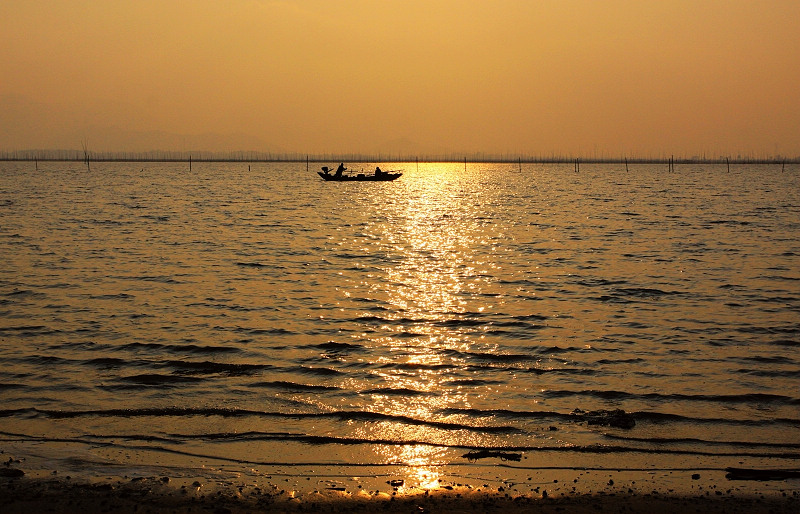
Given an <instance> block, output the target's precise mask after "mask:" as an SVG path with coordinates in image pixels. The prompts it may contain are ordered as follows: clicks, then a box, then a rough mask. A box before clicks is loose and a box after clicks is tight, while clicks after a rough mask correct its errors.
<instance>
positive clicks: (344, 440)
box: [0, 431, 800, 469]
mask: <svg viewBox="0 0 800 514" xmlns="http://www.w3.org/2000/svg"><path fill="white" fill-rule="evenodd" d="M0 434H1V435H3V436H5V437H6V438H19V439H22V440H35V441H39V442H71V443H83V444H91V445H97V444H103V445H108V446H114V447H122V448H137V449H141V450H147V451H164V452H168V453H179V454H183V455H190V456H197V457H205V458H213V459H219V460H227V461H230V462H238V463H250V464H261V465H273V464H280V465H298V464H300V465H308V464H311V463H296V462H295V463H292V462H285V461H283V462H276V461H270V462H263V461H251V460H246V459H237V458H232V457H229V456H215V455H210V454H200V453H192V452H187V451H184V450H180V449H177V448H171V447H167V446H155V445H153V444H152V443H155V442H158V443H162V444H168V445H169V444H176V445H180V444H181V443H183V442H185V441H192V440H200V441H207V442H241V441H250V442H252V441H277V442H281V443H287V442H297V443H302V444H308V445H320V446H322V445H331V444H335V445H376V444H377V445H390V446H408V445H412V446H418V445H419V446H429V447H434V448H436V447H438V448H452V449H462V450H470V451H471V452H472V451H474V452H486V453H487V454H486V455H484V454H483V453H481V455H480V456H482V457H487V458H488V457H497V458H501V459H502V457H503V455H502V454H504V452H531V453H536V452H558V453H579V454H636V453H638V454H649V455H676V456H677V455H694V456H707V457H750V458H772V459H785V460H798V459H800V454H798V453H797V452H791V451H788V452H781V451H778V452H761V451H737V450H735V449H732V450H731V451H712V450H710V449H708V448H706V449H702V450H701V449H689V448H674V447H673V448H667V447H659V448H642V447H638V446H620V445H608V444H591V445H566V446H556V445H546V444H538V445H513V444H509V445H471V444H464V443H455V444H447V443H441V442H436V441H428V440H424V439H388V438H379V437H378V438H362V437H347V436H325V435H311V434H302V433H289V432H258V431H250V432H236V433H232V432H220V433H205V434H177V433H175V434H167V436H152V435H145V434H119V435H113V436H112V435H102V434H88V435H85V436H82V437H69V438H59V437H47V436H44V437H43V436H31V435H27V434H19V433H13V432H0ZM125 440H127V441H143V442H147V443H150V444H148V445H147V446H135V447H134V446H131V445H129V444H124V443H122V442H121V441H125ZM753 450H755V448H754V449H753ZM495 452H498V454H496V455H495V454H494V453H495ZM490 453H491V454H490ZM506 456H507V455H506ZM475 457H476V455H475V454H471V453H467V454H464V455H461V456H460V458H463V459H467V460H474V459H475ZM519 457H520V459H517V458H516V456H513V458H511V459H508V460H513V461H518V460H521V456H519ZM337 464H344V465H359V464H353V463H345V462H339V463H331V462H327V463H326V465H337ZM398 464H402V463H398V462H391V463H382V464H379V465H389V466H396V465H398ZM360 465H370V466H374V465H376V464H374V463H373V464H360ZM536 469H540V468H538V467H537V468H536ZM648 469H650V468H648Z"/></svg>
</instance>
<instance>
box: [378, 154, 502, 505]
mask: <svg viewBox="0 0 800 514" xmlns="http://www.w3.org/2000/svg"><path fill="white" fill-rule="evenodd" d="M464 181H465V177H464V176H463V174H461V173H458V172H457V171H456V170H454V169H453V166H452V165H439V166H433V167H432V169H429V170H427V171H426V173H425V174H424V175H417V176H415V177H413V180H412V179H411V177H409V180H407V181H406V182H405V187H406V190H405V191H404V192H403V193H404V194H403V196H402V201H395V202H393V203H391V204H390V205H388V206H385V208H386V209H387V210H389V211H390V212H388V213H387V214H386V215H385V216H384V218H385V219H387V220H392V224H391V227H390V228H389V227H386V228H385V230H382V232H383V237H384V240H385V241H386V243H385V244H386V252H387V253H389V254H391V255H393V256H395V258H393V260H392V265H390V266H385V268H384V269H383V270H382V271H383V273H384V274H385V280H381V281H375V282H374V284H376V285H374V286H373V287H374V288H377V287H379V286H378V285H377V284H380V287H381V290H373V291H371V294H373V295H375V296H377V297H383V298H385V301H386V302H387V304H388V309H387V310H388V313H387V314H386V315H387V316H393V317H395V319H396V320H399V321H401V323H399V324H392V325H391V326H386V327H381V328H382V331H381V332H380V334H381V335H378V336H377V337H376V339H375V340H376V342H378V343H379V344H383V345H386V346H387V347H388V349H389V350H390V351H388V352H386V356H384V357H383V361H384V363H386V364H387V367H386V369H384V370H381V371H380V372H379V374H380V378H381V380H382V382H383V383H384V384H385V385H386V388H387V391H406V392H408V393H411V394H402V395H398V394H380V392H376V393H374V394H373V395H372V397H371V400H372V408H373V409H375V410H376V411H378V412H383V413H387V414H392V415H399V416H405V417H408V418H413V419H421V420H430V421H441V420H442V415H441V412H442V411H443V410H444V409H446V408H448V407H452V406H456V405H458V406H460V407H469V402H468V400H467V398H466V397H465V396H464V395H463V394H462V393H461V392H460V388H457V387H452V385H448V384H447V382H448V381H449V380H450V379H451V378H452V377H451V375H450V370H451V369H452V368H453V366H454V365H456V364H457V363H456V362H455V361H454V359H456V357H454V356H449V355H447V353H446V352H443V351H442V349H443V348H446V349H451V350H458V351H466V350H468V349H469V347H470V345H471V344H473V341H471V340H470V338H475V337H476V336H475V335H474V334H466V333H461V331H460V329H459V327H458V326H457V325H452V324H449V322H452V321H454V320H459V319H461V318H463V317H465V316H470V315H475V314H476V313H477V314H479V313H481V312H482V311H483V310H484V309H485V308H486V307H487V305H484V304H480V303H478V304H476V303H475V300H474V299H475V294H474V293H475V292H476V289H480V288H482V287H483V285H484V284H482V282H485V281H486V279H485V278H483V277H486V276H489V275H490V274H489V273H487V272H486V270H485V269H483V268H487V267H489V266H491V264H490V263H486V262H476V259H475V258H474V254H475V252H474V248H475V247H476V245H484V244H486V238H485V237H484V235H483V231H482V230H483V229H482V228H481V227H479V226H478V224H477V222H476V220H477V219H478V218H479V216H478V215H477V213H476V209H478V205H479V202H478V201H476V195H478V194H479V192H478V190H477V189H476V188H474V187H472V186H471V185H470V184H468V183H465V182H464ZM477 337H478V338H479V337H480V336H477ZM388 364H392V365H391V366H388ZM387 425H388V426H383V427H381V428H380V430H381V432H380V433H381V436H382V438H384V439H390V440H403V441H409V442H413V444H407V445H401V446H378V447H376V448H375V451H376V452H377V453H378V455H379V457H380V458H382V459H385V462H387V463H391V462H397V463H404V464H405V465H407V466H408V469H407V470H405V471H406V485H405V487H406V488H409V487H411V488H413V487H418V488H420V487H421V488H434V487H437V486H438V480H439V478H440V475H439V472H438V471H437V463H438V464H441V463H442V462H443V459H444V458H445V455H446V453H447V449H445V448H442V447H437V446H429V445H426V444H417V443H419V442H426V441H441V438H442V437H443V434H442V431H441V430H437V429H436V428H432V427H430V426H427V425H414V424H411V425H407V424H402V423H391V424H387ZM437 438H438V439H437ZM449 443H450V444H457V443H458V441H449ZM400 492H402V489H401V490H400Z"/></svg>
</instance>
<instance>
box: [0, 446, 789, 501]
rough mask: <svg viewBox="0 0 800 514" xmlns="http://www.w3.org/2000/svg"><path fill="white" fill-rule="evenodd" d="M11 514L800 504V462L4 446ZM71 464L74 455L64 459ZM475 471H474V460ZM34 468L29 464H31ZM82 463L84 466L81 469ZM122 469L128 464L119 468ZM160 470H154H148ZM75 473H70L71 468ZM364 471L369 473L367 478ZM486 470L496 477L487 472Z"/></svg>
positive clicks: (4, 492)
mask: <svg viewBox="0 0 800 514" xmlns="http://www.w3.org/2000/svg"><path fill="white" fill-rule="evenodd" d="M2 457H3V462H4V465H3V466H0V470H2V473H0V512H3V513H5V514H29V513H38V512H52V513H56V514H77V513H81V514H93V513H105V512H112V513H134V512H136V513H143V512H145V513H154V514H158V513H184V512H186V513H189V512H193V513H205V512H208V513H215V514H238V513H242V514H243V513H258V512H309V511H310V512H398V513H399V512H404V513H408V512H419V513H423V512H447V513H468V512H506V513H514V512H540V513H575V514H581V513H598V512H626V513H683V512H687V513H688V512H692V513H694V512H697V513H738V512H741V513H794V512H797V511H798V509H800V487H798V485H799V484H800V477H798V472H797V471H786V470H784V471H781V472H777V473H775V472H773V473H763V472H761V473H759V472H754V471H752V470H750V471H743V470H739V471H735V472H731V470H728V471H724V470H692V469H677V468H676V469H672V470H650V471H647V470H619V471H614V470H609V469H603V470H599V469H594V470H591V469H585V468H584V469H579V468H577V467H576V468H569V467H564V468H560V469H536V468H533V467H516V466H507V465H505V463H504V462H503V461H501V460H499V459H495V460H492V461H491V462H480V461H478V462H473V463H470V464H468V465H467V466H465V467H460V466H442V467H441V468H439V469H436V470H435V471H436V475H435V476H437V477H438V478H436V479H435V480H431V481H429V482H428V483H424V484H423V483H422V482H421V481H420V477H419V471H420V470H417V469H414V468H409V467H400V466H397V467H394V466H376V467H362V468H360V469H354V468H352V467H343V466H329V467H317V468H315V469H313V470H312V469H303V468H293V469H287V468H285V467H273V468H261V469H259V470H257V472H256V470H249V472H247V471H245V470H242V469H238V470H234V469H225V468H223V467H217V468H215V467H212V466H208V467H206V466H203V467H202V469H198V470H197V473H196V476H190V475H187V474H182V475H181V476H175V475H174V474H173V476H170V474H169V472H170V471H176V470H175V469H174V468H172V469H170V467H168V466H161V467H159V466H150V467H137V468H131V469H130V470H127V471H126V472H136V473H137V476H131V475H112V474H110V471H109V470H106V471H107V474H106V475H102V474H99V473H96V472H95V473H91V474H90V473H87V472H86V471H87V470H79V469H76V468H72V469H70V468H69V467H64V468H62V469H61V471H59V470H58V469H54V470H51V469H48V468H47V465H46V463H44V462H42V461H38V460H37V459H36V458H35V457H31V459H28V458H26V457H22V458H17V457H15V456H10V455H9V454H8V453H3V455H2ZM62 462H63V461H62ZM467 467H468V468H469V469H466V468H467ZM26 469H27V470H26ZM76 471H77V472H76ZM118 471H121V470H118ZM148 471H149V472H150V473H151V474H152V475H151V476H142V473H146V472H148ZM67 473H70V474H67ZM354 473H359V475H358V476H357V475H355V474H354ZM479 475H484V476H485V477H486V480H484V481H480V480H476V478H475V477H476V476H479Z"/></svg>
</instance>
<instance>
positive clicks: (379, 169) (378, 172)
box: [375, 166, 383, 177]
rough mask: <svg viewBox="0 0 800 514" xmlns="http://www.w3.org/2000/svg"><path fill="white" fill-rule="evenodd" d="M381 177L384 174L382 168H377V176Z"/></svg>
mask: <svg viewBox="0 0 800 514" xmlns="http://www.w3.org/2000/svg"><path fill="white" fill-rule="evenodd" d="M381 175H383V172H382V171H381V168H380V166H375V176H376V177H380V176H381Z"/></svg>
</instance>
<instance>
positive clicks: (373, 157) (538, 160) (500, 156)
mask: <svg viewBox="0 0 800 514" xmlns="http://www.w3.org/2000/svg"><path fill="white" fill-rule="evenodd" d="M0 161H5V162H13V161H16V162H38V161H42V162H87V161H89V162H308V163H325V162H330V161H340V162H357V163H373V162H377V163H381V162H392V163H400V162H403V163H413V162H423V163H434V162H442V163H460V162H472V163H498V164H513V163H526V164H572V163H576V162H580V163H587V164H592V163H596V164H624V163H629V164H664V163H670V162H673V163H678V164H726V163H729V164H786V163H790V164H798V163H800V156H794V157H788V156H782V155H771V156H762V157H754V156H752V155H751V156H742V155H741V154H737V155H736V156H735V157H734V156H731V155H719V156H715V157H710V156H706V155H702V156H698V155H693V156H691V157H687V156H681V155H679V156H677V157H676V156H674V155H665V156H661V157H653V156H648V157H634V156H626V155H622V156H617V157H598V156H592V157H586V156H580V155H569V154H564V155H556V154H551V155H549V156H543V155H532V154H524V153H520V154H512V153H484V152H472V153H455V152H448V153H433V154H416V155H409V154H399V153H398V154H395V155H389V154H383V153H380V152H378V153H316V154H312V153H300V152H256V151H191V152H190V151H167V150H152V151H146V152H126V151H103V152H91V151H88V150H87V149H84V150H10V151H8V150H7V151H0Z"/></svg>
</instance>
